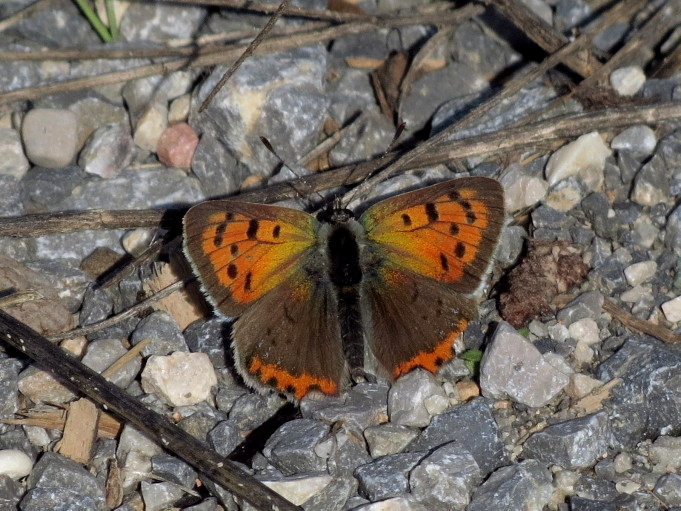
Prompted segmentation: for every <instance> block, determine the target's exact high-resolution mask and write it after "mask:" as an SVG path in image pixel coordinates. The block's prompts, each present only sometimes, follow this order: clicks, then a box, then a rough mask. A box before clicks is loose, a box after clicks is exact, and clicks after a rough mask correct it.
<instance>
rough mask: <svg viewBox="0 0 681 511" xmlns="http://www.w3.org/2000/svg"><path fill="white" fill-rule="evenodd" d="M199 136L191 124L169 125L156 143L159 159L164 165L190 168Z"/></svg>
mask: <svg viewBox="0 0 681 511" xmlns="http://www.w3.org/2000/svg"><path fill="white" fill-rule="evenodd" d="M198 144H199V137H198V136H196V133H195V132H194V130H193V129H192V127H191V126H189V124H187V123H186V122H179V123H177V124H173V125H172V126H168V128H166V130H165V131H164V132H163V134H162V135H161V138H160V139H159V140H158V144H157V145H156V154H157V155H158V159H159V160H161V162H162V163H163V164H164V165H168V166H169V167H176V168H180V169H188V168H189V166H190V165H191V162H192V156H194V151H195V150H196V146H197V145H198Z"/></svg>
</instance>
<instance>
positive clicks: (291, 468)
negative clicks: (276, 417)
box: [263, 419, 329, 475]
mask: <svg viewBox="0 0 681 511" xmlns="http://www.w3.org/2000/svg"><path fill="white" fill-rule="evenodd" d="M328 433H329V427H328V426H326V425H325V424H322V423H320V422H317V421H313V420H310V419H296V420H292V421H290V422H287V423H286V424H284V425H283V426H281V427H280V428H279V429H278V430H277V431H275V433H274V434H273V435H272V436H271V437H270V438H269V439H268V440H267V443H266V444H265V447H264V449H263V454H264V455H265V456H266V457H267V458H268V459H269V460H270V462H271V463H272V465H274V466H275V467H276V468H277V469H279V470H280V471H281V472H282V474H284V475H293V474H300V473H305V472H319V471H323V470H325V469H326V460H325V459H324V458H321V457H319V456H318V455H317V454H316V452H315V446H316V445H317V444H318V443H319V442H320V441H321V440H322V439H323V438H324V437H325V436H326V435H327V434H328Z"/></svg>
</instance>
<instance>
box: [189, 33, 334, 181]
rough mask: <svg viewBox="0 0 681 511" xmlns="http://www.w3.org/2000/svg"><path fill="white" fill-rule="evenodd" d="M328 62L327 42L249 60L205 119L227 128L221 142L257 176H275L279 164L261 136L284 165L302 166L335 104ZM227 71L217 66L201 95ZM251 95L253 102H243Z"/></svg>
mask: <svg viewBox="0 0 681 511" xmlns="http://www.w3.org/2000/svg"><path fill="white" fill-rule="evenodd" d="M326 59H327V54H326V50H325V48H324V47H323V45H321V44H315V45H310V46H304V47H301V48H296V49H293V50H287V51H284V52H279V53H277V54H272V55H264V56H261V57H255V58H250V59H247V60H246V61H245V62H244V63H243V64H242V65H241V67H240V68H239V70H238V71H237V72H236V73H235V74H234V76H233V77H232V79H231V80H229V81H228V82H227V84H226V85H225V86H224V87H223V88H222V89H221V90H220V92H219V93H218V94H217V96H216V97H215V98H213V101H212V102H211V103H210V105H209V106H208V108H207V109H206V111H205V112H204V118H206V119H210V122H214V123H217V124H218V125H219V126H220V127H221V129H222V133H221V134H220V135H221V137H220V138H221V140H222V141H223V142H224V143H225V144H226V146H227V147H229V149H230V150H231V152H232V153H233V154H234V155H235V156H236V157H237V158H238V159H240V160H241V162H242V163H243V164H245V165H246V166H247V167H248V169H249V171H250V172H251V173H253V174H256V175H260V176H265V175H269V174H270V172H271V169H272V168H274V167H275V166H276V165H277V164H278V163H279V162H278V160H277V159H276V158H275V157H274V156H273V155H272V154H271V153H270V152H269V150H268V149H267V148H265V146H264V145H263V144H262V143H261V142H260V139H259V137H260V136H266V137H267V138H268V140H269V141H270V143H271V144H272V146H273V147H275V148H276V150H277V153H278V154H279V155H280V156H281V158H282V159H283V160H284V161H290V162H296V161H297V160H298V159H299V158H301V157H302V156H303V155H304V154H306V153H307V152H308V151H310V150H311V149H312V148H313V147H314V145H315V140H316V136H317V134H318V133H319V131H320V128H321V127H322V123H323V120H324V113H325V112H326V109H327V108H328V105H329V100H328V98H327V97H326V96H325V95H324V94H323V92H324V91H323V83H324V74H325V73H326ZM226 70H227V67H226V66H218V67H216V68H215V70H214V71H213V73H212V74H211V76H210V77H209V78H208V79H207V80H205V81H204V82H203V84H202V86H201V89H200V92H199V93H198V97H199V98H204V97H205V96H206V94H207V93H208V91H209V90H210V89H211V88H212V87H213V86H214V85H215V84H216V82H217V80H218V79H220V78H221V77H222V75H223V74H224V73H225V71H226ZM245 96H248V97H252V98H253V100H252V101H243V98H244V97H245ZM205 122H208V121H205ZM196 128H197V129H199V130H200V127H196Z"/></svg>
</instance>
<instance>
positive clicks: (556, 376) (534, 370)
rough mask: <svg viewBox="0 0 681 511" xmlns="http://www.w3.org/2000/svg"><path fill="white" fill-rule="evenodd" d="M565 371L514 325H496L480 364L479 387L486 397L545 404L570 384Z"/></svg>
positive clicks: (530, 404)
mask: <svg viewBox="0 0 681 511" xmlns="http://www.w3.org/2000/svg"><path fill="white" fill-rule="evenodd" d="M568 383H569V378H568V376H567V375H566V374H564V373H562V372H560V371H558V370H557V369H554V368H553V366H551V365H550V364H549V363H548V362H546V361H545V360H544V358H543V357H542V356H541V353H539V351H538V350H537V348H535V347H534V345H533V344H532V343H531V342H530V341H528V340H527V339H526V338H525V337H523V336H522V335H520V334H519V333H518V332H517V331H516V330H515V328H513V327H512V326H511V325H509V324H508V323H505V322H502V323H500V324H499V326H498V327H497V329H496V331H495V332H494V335H493V337H492V339H491V340H490V343H489V345H488V347H487V349H486V350H485V354H484V356H483V358H482V361H481V363H480V388H481V389H482V393H483V395H484V396H486V397H493V398H496V399H505V398H506V397H510V398H511V399H512V400H514V401H517V402H519V403H523V404H525V405H527V406H533V407H539V406H544V405H545V404H547V403H548V402H549V401H551V400H552V399H553V398H554V397H555V396H556V395H557V394H558V393H559V392H560V391H561V390H562V389H563V388H564V387H565V386H566V385H567V384H568Z"/></svg>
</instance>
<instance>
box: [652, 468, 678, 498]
mask: <svg viewBox="0 0 681 511" xmlns="http://www.w3.org/2000/svg"><path fill="white" fill-rule="evenodd" d="M653 493H654V494H655V496H656V497H657V498H658V499H660V500H661V501H662V503H663V504H665V505H667V506H681V475H679V474H665V475H663V476H662V477H660V478H659V479H658V480H657V484H656V485H655V489H654V490H653Z"/></svg>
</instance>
